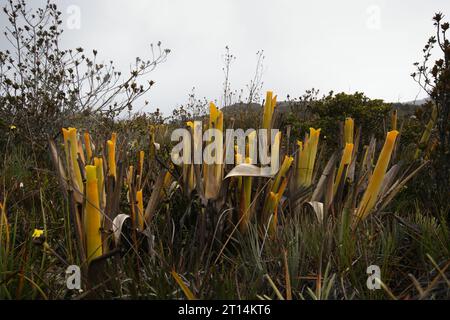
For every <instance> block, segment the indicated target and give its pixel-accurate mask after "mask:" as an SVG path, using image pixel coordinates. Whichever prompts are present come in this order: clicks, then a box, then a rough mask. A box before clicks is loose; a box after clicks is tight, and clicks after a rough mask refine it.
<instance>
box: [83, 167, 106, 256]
mask: <svg viewBox="0 0 450 320" xmlns="http://www.w3.org/2000/svg"><path fill="white" fill-rule="evenodd" d="M97 183H98V180H97V168H96V167H95V166H91V165H88V166H86V207H85V220H84V221H85V232H86V256H87V259H88V262H90V261H91V260H92V259H94V258H97V257H99V256H101V255H102V235H101V230H100V228H101V213H100V204H99V198H98V185H97Z"/></svg>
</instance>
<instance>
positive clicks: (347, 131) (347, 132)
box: [344, 118, 355, 143]
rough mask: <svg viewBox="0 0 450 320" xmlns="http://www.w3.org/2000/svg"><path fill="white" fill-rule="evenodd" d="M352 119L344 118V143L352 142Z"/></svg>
mask: <svg viewBox="0 0 450 320" xmlns="http://www.w3.org/2000/svg"><path fill="white" fill-rule="evenodd" d="M354 126H355V124H354V121H353V119H352V118H345V123H344V140H345V143H353V136H354V130H355V129H354Z"/></svg>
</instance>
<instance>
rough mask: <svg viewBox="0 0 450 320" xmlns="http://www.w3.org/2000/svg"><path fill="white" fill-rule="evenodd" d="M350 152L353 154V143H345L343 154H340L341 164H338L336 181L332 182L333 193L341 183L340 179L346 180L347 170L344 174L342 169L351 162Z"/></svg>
mask: <svg viewBox="0 0 450 320" xmlns="http://www.w3.org/2000/svg"><path fill="white" fill-rule="evenodd" d="M352 152H353V143H346V144H345V148H344V152H343V153H342V158H341V163H340V164H339V169H338V172H337V175H336V179H335V181H334V190H333V191H334V193H336V191H337V189H338V187H339V183H340V182H341V179H343V180H344V181H345V179H346V178H347V170H345V172H344V167H345V166H346V165H347V167H348V166H349V165H350V163H351V162H352Z"/></svg>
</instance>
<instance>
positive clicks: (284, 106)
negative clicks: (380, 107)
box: [222, 98, 429, 116]
mask: <svg viewBox="0 0 450 320" xmlns="http://www.w3.org/2000/svg"><path fill="white" fill-rule="evenodd" d="M428 101H429V98H424V99H420V100H414V101H408V102H392V106H393V107H394V108H396V109H397V110H398V112H399V116H409V115H413V114H414V113H415V111H416V110H417V108H419V107H421V106H422V105H424V104H425V103H427V102H428ZM290 104H291V103H290V102H288V101H280V102H277V107H276V111H277V112H280V113H285V112H288V111H289V105H290ZM295 106H296V107H299V106H301V104H299V102H296V103H295ZM222 111H223V112H224V113H225V114H227V115H229V116H233V115H234V114H238V113H242V112H246V113H257V112H262V105H261V104H259V103H250V104H248V103H244V102H241V103H234V104H232V105H230V106H226V107H223V108H222Z"/></svg>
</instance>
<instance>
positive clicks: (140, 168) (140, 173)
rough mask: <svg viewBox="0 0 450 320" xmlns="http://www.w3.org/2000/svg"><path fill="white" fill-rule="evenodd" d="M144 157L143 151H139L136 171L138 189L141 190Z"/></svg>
mask: <svg viewBox="0 0 450 320" xmlns="http://www.w3.org/2000/svg"><path fill="white" fill-rule="evenodd" d="M144 157H145V152H144V150H141V151H139V167H138V168H139V169H138V188H139V189H140V188H141V184H142V175H143V172H144Z"/></svg>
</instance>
